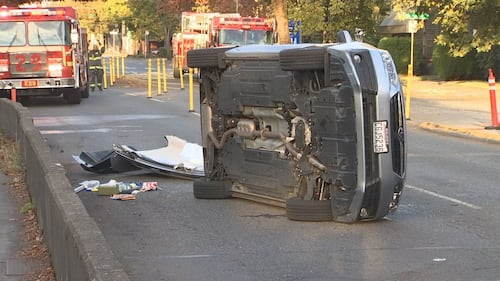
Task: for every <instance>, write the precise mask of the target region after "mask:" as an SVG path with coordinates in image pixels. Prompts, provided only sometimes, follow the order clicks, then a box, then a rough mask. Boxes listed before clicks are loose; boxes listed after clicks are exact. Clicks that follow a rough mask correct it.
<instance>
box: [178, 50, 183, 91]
mask: <svg viewBox="0 0 500 281" xmlns="http://www.w3.org/2000/svg"><path fill="white" fill-rule="evenodd" d="M182 59H183V58H182V56H179V78H180V79H181V90H184V73H182V67H183V66H182Z"/></svg>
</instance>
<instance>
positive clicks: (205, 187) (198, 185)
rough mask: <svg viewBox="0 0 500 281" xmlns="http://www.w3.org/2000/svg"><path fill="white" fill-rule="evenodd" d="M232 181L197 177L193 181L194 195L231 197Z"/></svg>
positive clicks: (200, 196) (200, 197) (219, 197)
mask: <svg viewBox="0 0 500 281" xmlns="http://www.w3.org/2000/svg"><path fill="white" fill-rule="evenodd" d="M230 188H231V182H230V181H207V180H206V179H197V180H195V181H194V182H193V195H194V197H195V198H198V199H227V198H231V190H230Z"/></svg>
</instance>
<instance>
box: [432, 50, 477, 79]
mask: <svg viewBox="0 0 500 281" xmlns="http://www.w3.org/2000/svg"><path fill="white" fill-rule="evenodd" d="M475 56H476V53H475V52H470V53H469V54H467V55H466V56H464V57H453V56H452V55H451V54H450V53H449V52H448V48H447V47H444V46H439V45H436V46H434V51H433V52H432V62H433V64H434V69H435V70H436V74H437V75H438V76H439V78H440V79H443V80H474V79H480V78H481V75H480V71H479V68H478V63H477V60H476V59H475ZM483 76H484V75H483Z"/></svg>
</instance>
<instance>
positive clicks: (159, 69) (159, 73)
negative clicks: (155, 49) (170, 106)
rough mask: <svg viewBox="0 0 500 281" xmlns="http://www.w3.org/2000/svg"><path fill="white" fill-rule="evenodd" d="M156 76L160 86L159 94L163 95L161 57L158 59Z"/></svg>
mask: <svg viewBox="0 0 500 281" xmlns="http://www.w3.org/2000/svg"><path fill="white" fill-rule="evenodd" d="M156 74H157V76H156V78H157V80H158V81H157V86H158V95H159V96H161V67H160V59H159V58H157V59H156Z"/></svg>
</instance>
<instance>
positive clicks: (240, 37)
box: [172, 12, 274, 78]
mask: <svg viewBox="0 0 500 281" xmlns="http://www.w3.org/2000/svg"><path fill="white" fill-rule="evenodd" d="M273 38H274V23H273V21H271V20H269V19H265V18H254V17H242V16H241V15H240V14H238V13H229V14H221V13H196V12H183V13H182V15H181V32H179V33H176V34H174V36H173V38H172V50H173V58H172V62H173V71H174V77H175V78H179V77H180V71H179V67H180V64H181V63H182V72H183V73H187V71H188V67H187V60H186V57H187V52H188V51H189V50H192V49H200V48H209V47H217V46H224V45H240V46H241V45H247V44H272V43H273Z"/></svg>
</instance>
